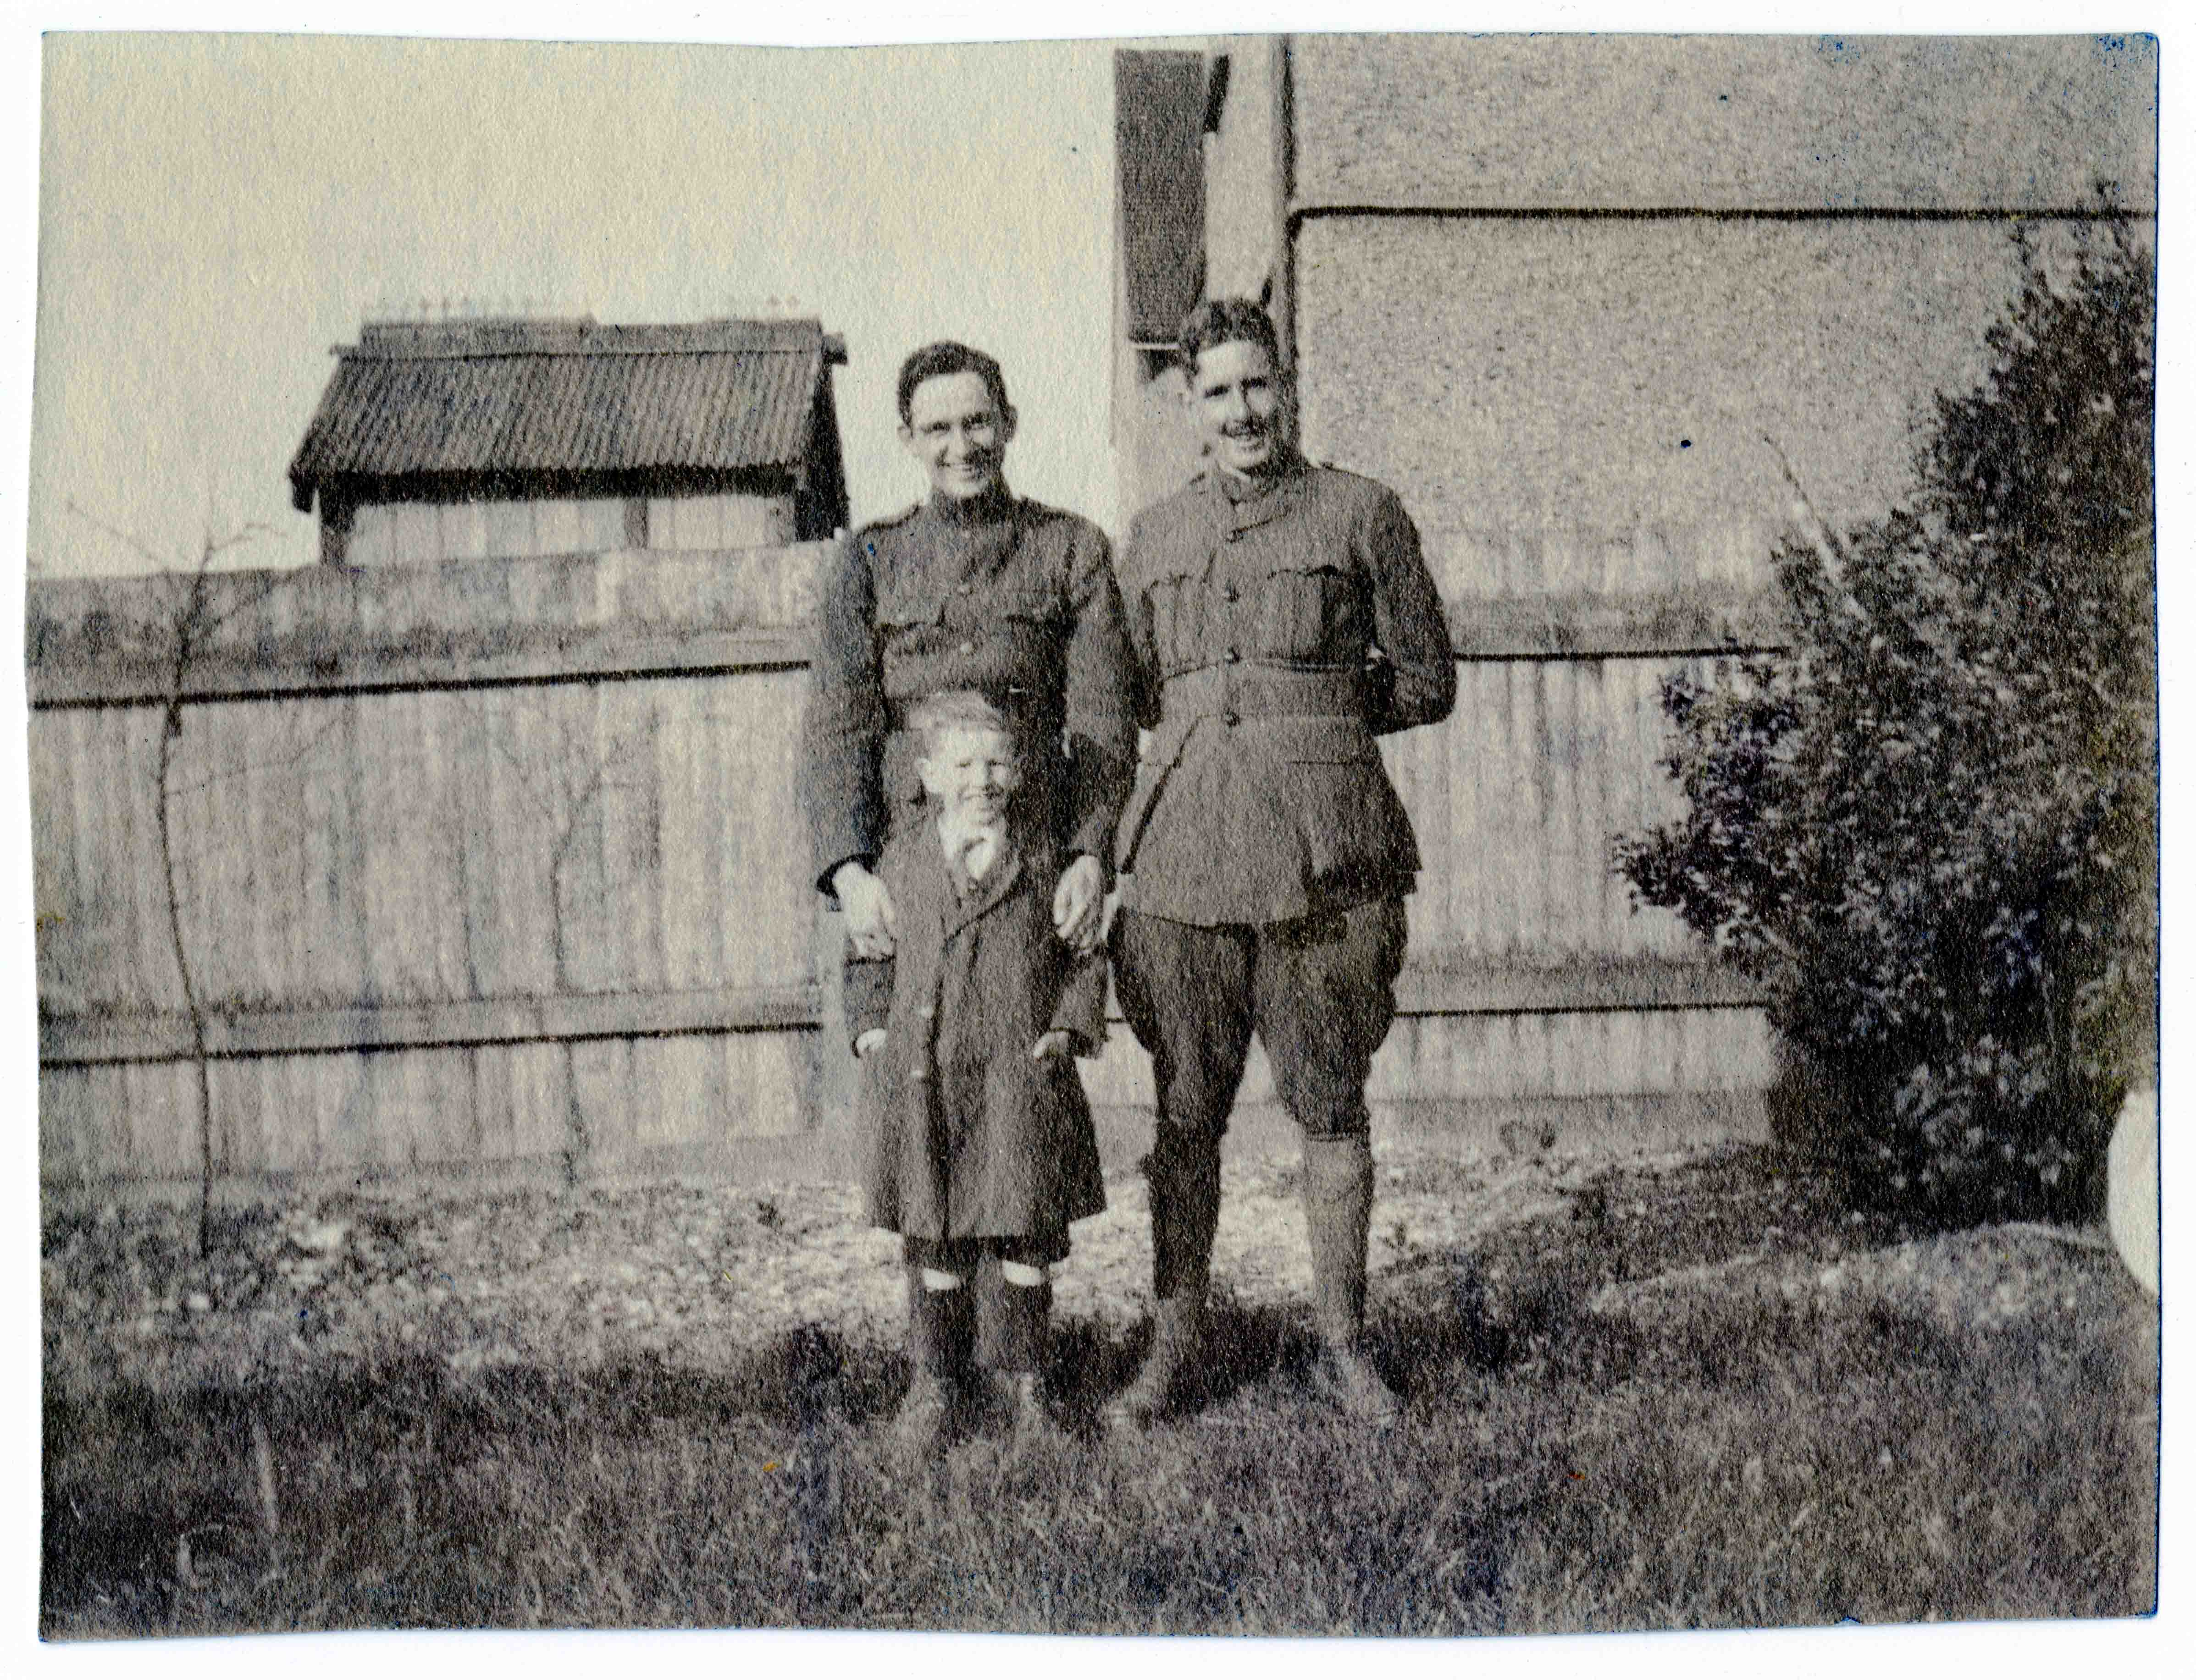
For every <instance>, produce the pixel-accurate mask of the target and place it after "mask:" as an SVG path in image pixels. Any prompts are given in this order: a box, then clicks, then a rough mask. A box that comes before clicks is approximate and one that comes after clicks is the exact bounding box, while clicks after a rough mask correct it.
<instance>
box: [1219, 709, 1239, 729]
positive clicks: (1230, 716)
mask: <svg viewBox="0 0 2196 1680" xmlns="http://www.w3.org/2000/svg"><path fill="white" fill-rule="evenodd" d="M1220 721H1221V722H1222V723H1223V724H1225V725H1228V728H1230V729H1234V727H1235V725H1238V724H1240V723H1241V722H1242V721H1243V719H1242V716H1241V714H1240V713H1237V712H1234V711H1233V710H1229V711H1226V712H1222V713H1221V714H1220Z"/></svg>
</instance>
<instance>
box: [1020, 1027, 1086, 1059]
mask: <svg viewBox="0 0 2196 1680" xmlns="http://www.w3.org/2000/svg"><path fill="white" fill-rule="evenodd" d="M1073 1054H1075V1035H1074V1034H1073V1033H1072V1032H1070V1031H1068V1030H1067V1029H1066V1027H1055V1028H1054V1029H1053V1030H1052V1031H1050V1032H1048V1033H1047V1034H1045V1036H1043V1037H1042V1038H1040V1039H1038V1040H1037V1048H1036V1049H1034V1050H1032V1051H1031V1052H1030V1059H1031V1060H1032V1061H1033V1062H1041V1061H1044V1060H1046V1059H1049V1058H1058V1057H1067V1056H1072V1055H1073Z"/></svg>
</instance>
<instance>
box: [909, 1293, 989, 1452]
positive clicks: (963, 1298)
mask: <svg viewBox="0 0 2196 1680" xmlns="http://www.w3.org/2000/svg"><path fill="white" fill-rule="evenodd" d="M970 1292H971V1291H970V1290H969V1288H968V1279H965V1278H964V1279H962V1283H961V1286H960V1287H959V1288H958V1289H950V1290H934V1289H931V1288H929V1287H928V1285H925V1284H924V1283H923V1281H922V1267H920V1266H910V1267H908V1268H907V1362H908V1364H909V1365H910V1366H911V1367H912V1371H911V1373H910V1377H909V1378H908V1384H907V1394H906V1395H905V1397H904V1398H903V1399H902V1400H901V1401H900V1403H899V1411H898V1412H894V1413H893V1424H892V1428H893V1438H894V1439H895V1440H897V1441H898V1442H899V1445H900V1446H901V1447H902V1448H903V1449H904V1451H906V1452H911V1453H918V1454H924V1455H928V1454H930V1453H934V1452H937V1451H938V1450H939V1448H940V1447H941V1446H944V1445H945V1427H946V1421H947V1419H948V1417H950V1416H951V1412H952V1408H953V1391H954V1388H955V1385H956V1384H957V1383H959V1382H960V1380H961V1378H962V1376H963V1375H964V1374H965V1373H966V1372H967V1371H968V1355H969V1343H970V1341H971V1338H972V1334H973V1331H974V1319H973V1315H972V1314H971V1313H970V1311H969V1301H968V1297H969V1295H970Z"/></svg>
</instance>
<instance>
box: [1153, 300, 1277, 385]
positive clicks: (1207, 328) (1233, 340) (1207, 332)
mask: <svg viewBox="0 0 2196 1680" xmlns="http://www.w3.org/2000/svg"><path fill="white" fill-rule="evenodd" d="M1222 344H1256V345H1257V347H1258V348H1259V349H1262V350H1263V351H1265V353H1266V359H1267V360H1268V361H1271V362H1272V363H1273V364H1274V372H1276V373H1278V372H1280V371H1281V340H1280V334H1279V333H1277V332H1274V318H1273V317H1272V316H1271V315H1268V314H1267V313H1266V312H1265V310H1264V309H1263V308H1261V307H1260V306H1259V305H1258V304H1257V303H1253V302H1252V301H1251V299H1250V298H1248V297H1208V298H1206V299H1205V301H1204V302H1203V303H1199V305H1198V306H1197V307H1196V308H1195V309H1192V310H1191V311H1190V312H1189V313H1188V315H1184V316H1183V317H1182V338H1181V341H1180V344H1179V345H1178V346H1177V348H1178V349H1179V352H1180V354H1181V356H1182V367H1183V369H1184V371H1186V372H1191V373H1194V372H1197V359H1198V357H1199V356H1201V355H1204V354H1205V352H1206V351H1207V350H1210V349H1217V348H1218V347H1219V346H1221V345H1222Z"/></svg>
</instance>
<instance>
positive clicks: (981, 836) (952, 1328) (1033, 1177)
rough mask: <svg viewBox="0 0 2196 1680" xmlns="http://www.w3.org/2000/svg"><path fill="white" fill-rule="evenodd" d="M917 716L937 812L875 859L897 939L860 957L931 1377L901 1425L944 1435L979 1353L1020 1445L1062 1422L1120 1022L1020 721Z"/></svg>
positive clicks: (850, 1023)
mask: <svg viewBox="0 0 2196 1680" xmlns="http://www.w3.org/2000/svg"><path fill="white" fill-rule="evenodd" d="M908 721H909V728H910V731H911V732H912V733H913V735H914V736H915V738H916V741H917V742H919V743H920V747H921V753H922V757H921V759H919V761H918V763H917V765H916V770H917V773H918V774H919V775H920V776H921V777H922V788H923V803H922V807H921V811H922V820H921V821H919V822H914V823H908V824H906V825H905V826H904V828H901V830H900V831H899V834H896V835H895V836H894V838H893V840H891V841H890V842H888V843H887V846H886V847H885V852H884V856H883V857H881V859H880V860H879V863H878V866H877V873H878V875H880V876H881V878H882V880H883V881H884V883H885V886H886V888H887V891H888V892H889V893H890V894H891V898H892V903H893V907H894V913H895V917H894V919H895V922H896V933H895V938H896V939H897V950H896V952H895V954H894V955H893V956H891V957H888V958H886V959H884V960H882V961H876V960H865V959H863V958H858V957H855V956H852V955H849V956H848V958H847V962H846V967H845V972H844V986H845V996H846V1011H847V1031H848V1032H849V1033H850V1034H851V1035H852V1038H853V1042H854V1051H855V1054H857V1055H858V1056H859V1057H860V1058H862V1060H863V1065H864V1079H863V1082H862V1098H861V1107H862V1122H863V1123H862V1128H861V1134H862V1140H863V1148H864V1162H863V1175H862V1176H863V1189H864V1197H865V1199H866V1201H867V1204H868V1208H869V1216H870V1223H872V1224H873V1225H876V1226H877V1227H881V1229H884V1230H887V1231H897V1232H899V1233H900V1235H901V1237H902V1239H903V1249H904V1258H905V1262H906V1266H907V1276H908V1355H909V1360H910V1363H911V1364H912V1365H913V1366H914V1368H915V1374H914V1378H913V1381H912V1382H911V1383H910V1385H909V1388H908V1393H907V1398H906V1400H904V1402H903V1403H902V1405H901V1406H900V1410H899V1417H898V1419H897V1422H896V1424H895V1428H896V1429H897V1431H898V1433H899V1435H900V1437H901V1439H902V1440H903V1441H904V1442H905V1443H907V1444H908V1445H909V1446H912V1447H915V1448H916V1449H918V1450H922V1451H928V1450H931V1449H933V1448H934V1447H935V1446H937V1445H938V1444H939V1442H940V1440H942V1439H943V1432H944V1429H945V1420H946V1417H947V1413H948V1411H949V1408H950V1405H951V1398H952V1394H953V1390H954V1388H956V1385H958V1384H959V1383H962V1381H963V1380H964V1379H965V1378H966V1377H968V1375H969V1374H970V1367H971V1362H972V1358H973V1362H974V1365H975V1366H977V1367H980V1368H981V1369H982V1370H984V1371H988V1372H994V1373H997V1374H999V1376H1000V1377H1003V1378H1006V1379H1008V1381H1007V1382H1006V1383H1004V1384H1003V1386H1005V1387H1007V1388H1008V1389H1010V1391H1011V1392H1010V1394H1009V1395H1008V1400H1009V1403H1010V1404H1011V1406H1013V1408H1014V1434H1015V1437H1016V1440H1017V1441H1018V1442H1022V1441H1026V1440H1029V1439H1030V1438H1032V1436H1037V1435H1049V1434H1052V1433H1054V1432H1055V1431H1056V1429H1057V1425H1056V1424H1055V1423H1053V1422H1052V1421H1051V1419H1050V1417H1049V1413H1048V1412H1047V1410H1046V1406H1045V1397H1044V1392H1043V1378H1042V1371H1043V1355H1044V1345H1045V1331H1046V1323H1047V1320H1048V1319H1049V1315H1050V1312H1051V1307H1052V1289H1051V1285H1050V1284H1049V1282H1048V1280H1047V1273H1046V1267H1048V1266H1049V1265H1051V1264H1053V1263H1054V1262H1055V1261H1060V1260H1062V1259H1064V1258H1066V1254H1067V1246H1068V1244H1067V1227H1068V1226H1069V1225H1070V1224H1071V1223H1072V1221H1076V1220H1078V1219H1084V1218H1088V1217H1089V1215H1092V1214H1095V1213H1098V1212H1101V1211H1102V1210H1103V1209H1104V1208H1105V1205H1106V1192H1105V1185H1104V1181H1103V1180H1102V1179H1101V1177H1100V1175H1099V1169H1098V1142H1097V1135H1096V1133H1095V1130H1094V1129H1093V1128H1092V1126H1091V1121H1090V1109H1089V1104H1088V1103H1087V1102H1086V1101H1085V1100H1084V1094H1083V1085H1082V1082H1081V1081H1080V1080H1079V1079H1078V1078H1077V1077H1076V1072H1075V1061H1074V1059H1075V1058H1076V1057H1077V1056H1078V1055H1089V1054H1095V1052H1096V1050H1097V1049H1098V1048H1099V1046H1100V1045H1101V1043H1102V1042H1103V1041H1104V1038H1105V1031H1106V1017H1105V1008H1106V964H1105V958H1104V956H1103V955H1102V954H1101V953H1093V954H1092V955H1089V956H1087V957H1078V956H1077V955H1075V954H1074V953H1073V952H1072V950H1069V948H1068V947H1067V946H1066V944H1063V943H1062V942H1061V940H1060V937H1059V936H1058V935H1057V934H1056V933H1055V931H1054V927H1053V915H1052V904H1053V892H1054V887H1055V884H1056V883H1057V881H1058V880H1059V878H1060V858H1059V856H1058V853H1057V851H1056V849H1055V846H1054V843H1053V842H1052V840H1050V839H1049V837H1048V836H1047V835H1046V834H1044V833H1043V831H1042V828H1043V825H1042V824H1041V823H1039V822H1037V820H1035V814H1034V813H1030V814H1027V815H1026V814H1025V813H1023V812H1021V811H1020V810H1018V808H1017V805H1016V801H1015V800H1014V793H1015V790H1016V789H1017V788H1019V787H1020V785H1021V781H1022V767H1021V761H1020V756H1019V753H1018V750H1017V747H1016V743H1015V739H1014V734H1013V732H1012V731H1011V730H1010V729H1009V728H1008V725H1007V722H1006V719H1004V718H1003V716H1002V715H1001V714H1000V713H999V712H998V711H997V709H996V708H995V707H992V705H991V703H990V702H989V701H986V700H985V698H984V697H983V696H980V695H976V694H957V693H956V694H946V695H941V696H935V697H933V698H932V699H930V700H928V701H923V702H922V703H921V704H920V705H919V706H917V707H916V708H915V711H914V713H913V714H912V715H911V716H910V719H909V720H908Z"/></svg>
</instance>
